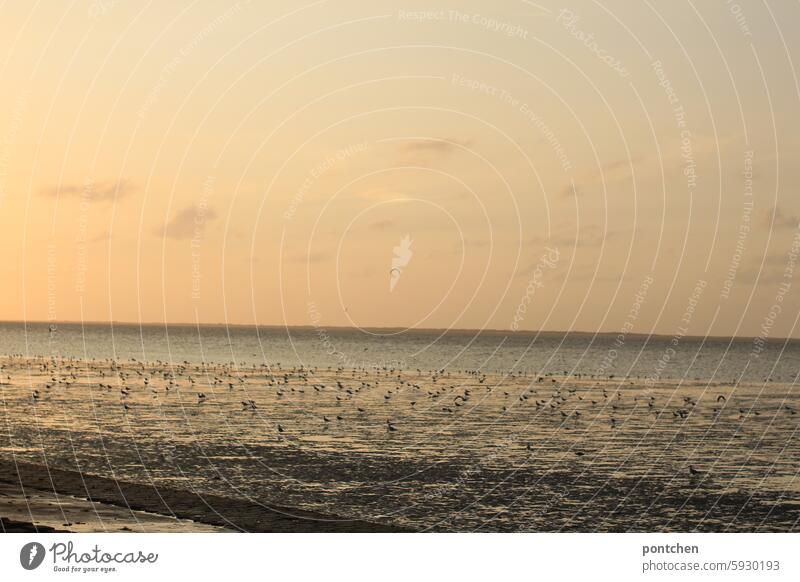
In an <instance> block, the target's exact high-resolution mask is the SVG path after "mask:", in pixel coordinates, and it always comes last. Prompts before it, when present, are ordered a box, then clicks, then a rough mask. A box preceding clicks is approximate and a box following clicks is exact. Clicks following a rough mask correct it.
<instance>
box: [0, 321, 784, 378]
mask: <svg viewBox="0 0 800 582" xmlns="http://www.w3.org/2000/svg"><path fill="white" fill-rule="evenodd" d="M623 339H624V341H621V340H620V338H619V337H618V336H616V335H613V334H603V335H596V336H593V335H590V334H563V333H553V332H550V333H542V334H535V333H527V332H526V333H519V332H518V333H504V332H499V331H491V332H475V331H447V332H444V331H402V332H392V331H386V330H383V331H379V330H366V331H362V330H352V329H323V328H275V327H260V328H256V327H224V326H201V327H199V328H198V327H192V326H169V327H165V326H161V325H145V326H139V325H130V324H115V325H114V326H110V325H105V324H91V325H85V326H81V325H79V324H59V325H58V326H57V329H56V330H55V331H54V332H51V331H50V330H49V326H48V324H43V323H29V324H22V323H0V346H1V347H0V353H4V354H6V355H8V354H23V355H29V356H42V355H55V356H63V357H74V358H82V359H108V358H114V359H118V360H128V359H136V360H138V361H156V360H158V361H162V362H170V363H180V362H184V361H188V362H192V363H198V362H203V361H205V362H210V363H230V362H235V363H238V364H270V365H276V364H280V366H281V367H291V366H300V365H305V366H311V367H313V366H318V367H327V366H333V367H339V366H342V367H344V368H361V367H364V368H383V367H388V368H402V369H417V368H419V369H422V370H441V369H445V370H452V371H456V370H483V371H487V372H490V371H496V372H508V371H528V372H531V373H539V374H543V373H556V374H562V373H563V372H565V371H566V372H568V373H570V374H573V375H576V374H582V375H588V376H591V375H596V376H609V375H615V376H617V377H619V376H630V377H638V378H643V379H645V378H651V379H653V380H662V379H686V380H711V381H722V382H732V381H735V380H737V379H738V380H743V381H763V380H768V379H771V380H772V381H775V382H793V381H794V380H795V379H796V378H797V376H798V373H800V340H789V341H786V340H771V341H769V342H767V343H766V344H765V345H764V347H763V349H757V346H756V344H754V342H753V340H748V339H735V340H732V339H727V338H711V339H706V340H703V339H701V338H687V337H684V338H679V339H678V340H674V339H673V338H669V337H663V336H658V337H650V338H647V337H644V336H628V337H625V338H623Z"/></svg>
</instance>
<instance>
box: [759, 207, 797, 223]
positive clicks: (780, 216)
mask: <svg viewBox="0 0 800 582" xmlns="http://www.w3.org/2000/svg"><path fill="white" fill-rule="evenodd" d="M773 215H774V216H775V222H774V223H773V221H772V217H773ZM761 224H763V225H764V226H765V227H767V228H797V227H798V225H800V216H797V215H794V214H787V213H786V212H785V211H784V210H782V209H781V207H780V206H773V207H772V208H770V209H769V210H766V211H764V214H762V216H761Z"/></svg>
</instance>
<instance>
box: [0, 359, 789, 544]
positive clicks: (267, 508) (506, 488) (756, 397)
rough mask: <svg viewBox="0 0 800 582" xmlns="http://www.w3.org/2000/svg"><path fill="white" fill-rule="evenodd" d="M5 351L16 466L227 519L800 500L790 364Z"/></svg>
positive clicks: (521, 517)
mask: <svg viewBox="0 0 800 582" xmlns="http://www.w3.org/2000/svg"><path fill="white" fill-rule="evenodd" d="M1 361H2V366H3V370H2V376H3V384H2V386H0V390H1V391H2V395H3V402H4V408H3V410H4V412H3V415H4V420H5V423H4V426H5V431H4V434H3V442H2V446H0V459H2V464H0V467H2V475H3V477H2V481H4V482H5V483H7V484H8V483H21V484H22V485H24V486H25V487H31V488H33V489H36V490H38V491H42V492H54V493H58V494H61V495H68V496H72V497H75V498H83V499H90V500H92V501H96V502H100V503H104V504H108V505H111V506H114V507H121V508H126V510H128V509H127V508H129V509H130V510H134V511H143V512H147V513H150V514H156V515H161V516H168V517H169V518H170V519H175V518H178V519H181V520H190V521H191V522H196V523H201V524H205V525H208V526H213V527H219V528H224V529H225V530H231V531H793V530H795V529H796V528H797V527H798V520H799V519H800V503H798V500H800V482H799V481H798V479H797V477H798V470H800V464H798V459H797V455H796V447H795V446H794V440H793V439H795V438H796V435H797V431H798V429H800V415H798V414H797V410H798V409H800V406H799V405H798V404H799V403H798V397H797V394H796V392H795V391H794V390H793V386H792V385H791V384H782V383H775V382H767V383H740V384H738V385H735V386H734V385H731V384H728V383H723V382H698V381H688V380H684V381H680V382H675V381H661V382H648V381H645V380H642V379H633V378H617V377H615V378H590V377H583V376H580V377H579V376H568V375H563V374H562V375H557V374H546V375H536V374H528V373H522V372H520V373H515V374H485V373H482V372H477V371H452V372H445V371H438V372H428V371H423V370H399V369H391V368H386V369H344V368H341V369H336V368H330V369H329V368H327V367H325V368H313V367H309V368H301V367H292V368H278V367H271V366H267V365H251V366H247V367H244V366H234V365H231V364H189V363H181V364H171V365H168V364H165V363H163V362H150V363H143V362H135V361H126V362H121V361H120V362H118V361H111V360H76V359H50V358H21V357H16V358H4V359H2V360H1ZM4 517H8V516H4ZM68 521H69V520H67V522H68ZM67 522H64V523H67ZM51 525H53V524H52V523H51ZM54 525H59V524H54ZM178 527H180V524H178ZM188 527H189V526H188V523H187V528H188ZM155 528H156V529H158V528H159V526H158V525H156V526H155Z"/></svg>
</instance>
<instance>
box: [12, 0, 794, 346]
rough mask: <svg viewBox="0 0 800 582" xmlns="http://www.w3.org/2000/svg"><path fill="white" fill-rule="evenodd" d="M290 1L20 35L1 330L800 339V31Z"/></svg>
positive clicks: (670, 16) (523, 9) (582, 13)
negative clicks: (32, 323) (75, 327)
mask: <svg viewBox="0 0 800 582" xmlns="http://www.w3.org/2000/svg"><path fill="white" fill-rule="evenodd" d="M268 4H269V5H268V6H263V5H261V4H260V3H250V2H239V3H238V4H235V5H233V6H231V5H229V4H226V3H223V2H202V3H188V2H170V3H159V4H154V3H153V4H150V5H144V4H141V3H135V2H128V1H124V0H118V1H117V0H95V1H88V2H77V3H75V4H74V5H67V4H63V5H62V4H58V5H54V4H52V3H43V4H40V5H39V6H38V7H36V8H32V7H31V6H29V5H28V4H27V3H13V5H12V6H8V5H4V6H3V7H2V8H0V14H1V17H0V80H2V87H3V92H2V101H0V104H2V106H1V107H0V241H2V245H3V248H4V249H5V260H4V261H2V262H1V263H0V280H2V281H3V285H2V286H0V319H7V320H21V319H28V320H49V319H54V320H81V319H82V320H92V321H105V320H115V321H148V322H153V321H172V322H194V321H200V322H207V323H217V322H225V321H227V322H230V323H260V324H283V323H287V324H296V325H310V324H313V323H315V322H319V323H320V324H324V325H327V326H335V325H356V326H400V327H407V326H419V327H462V328H482V327H490V328H499V329H510V328H512V327H515V326H516V327H517V328H519V329H540V328H541V329H552V330H555V329H558V330H563V329H578V330H589V331H593V330H604V331H614V330H618V329H621V328H622V327H623V326H626V325H627V326H628V327H631V328H632V329H633V331H636V332H649V331H656V332H659V333H664V334H669V335H672V334H676V333H679V331H680V330H682V329H683V328H684V327H685V328H686V331H687V332H688V333H692V334H705V333H712V334H715V335H729V334H737V335H757V334H759V333H760V331H761V330H762V328H763V326H764V324H765V321H767V320H768V321H769V322H770V323H769V334H770V335H772V336H786V335H792V336H800V332H798V330H797V329H796V327H795V318H796V316H797V313H798V307H800V300H798V294H799V293H798V289H799V288H800V274H798V275H795V274H794V272H793V269H792V267H793V260H794V256H795V254H796V251H797V249H796V248H795V249H794V250H793V241H795V240H800V239H795V237H796V236H798V232H799V231H798V222H800V218H799V217H800V200H798V196H797V193H796V192H797V188H798V178H800V165H798V164H797V163H796V162H797V161H798V160H797V156H798V153H797V152H798V138H797V136H798V135H800V132H798V131H797V129H798V124H799V122H798V116H797V115H796V111H797V108H798V105H800V92H799V91H798V84H797V79H796V76H795V69H794V66H795V62H794V61H796V58H795V57H796V56H797V55H798V54H800V53H799V52H798V45H799V43H800V39H797V37H796V35H793V34H791V27H790V25H789V23H792V22H797V18H798V16H800V14H798V12H799V11H800V9H799V8H798V7H797V6H789V5H788V4H782V3H771V4H774V5H770V6H768V7H767V6H764V5H752V6H750V5H745V6H744V7H743V8H742V9H741V10H740V11H737V12H734V10H732V9H731V6H730V5H729V4H725V3H695V4H689V3H683V2H676V3H672V2H670V3H666V2H661V3H650V5H648V4H647V3H641V4H640V5H639V3H636V4H637V5H633V3H630V2H622V1H615V2H604V3H603V4H602V5H598V4H595V3H593V2H566V3H552V2H550V3H548V2H538V3H531V2H524V1H519V2H513V1H512V2H507V3H503V5H502V7H498V6H496V5H495V4H493V3H488V2H442V3H437V4H436V5H435V6H434V5H432V4H425V3H418V4H414V5H408V6H406V7H403V8H400V7H398V4H397V3H396V2H370V3H364V2H319V1H318V2H309V3H307V4H302V5H300V4H297V3H295V2H284V1H279V2H269V3H268ZM420 11H422V12H420ZM406 236H408V237H409V238H408V240H409V241H410V243H409V244H407V245H406V246H405V247H403V245H401V241H402V240H403V238H404V237H406ZM396 247H397V249H399V250H398V251H396V250H395V248H396ZM556 257H557V258H556ZM393 279H395V281H394V283H392V280H393ZM649 280H652V284H646V285H645V287H646V290H645V292H644V297H639V299H637V293H638V294H639V295H640V296H641V295H642V286H643V282H644V281H649ZM700 283H703V285H702V286H701V287H702V292H701V293H699V294H697V293H695V290H696V289H697V288H698V284H700ZM782 285H783V287H782ZM639 304H641V307H639ZM774 306H778V307H779V309H778V310H777V313H774V315H778V317H770V313H771V312H775V311H776V310H775V309H774ZM633 311H635V316H633V315H632V312H633Z"/></svg>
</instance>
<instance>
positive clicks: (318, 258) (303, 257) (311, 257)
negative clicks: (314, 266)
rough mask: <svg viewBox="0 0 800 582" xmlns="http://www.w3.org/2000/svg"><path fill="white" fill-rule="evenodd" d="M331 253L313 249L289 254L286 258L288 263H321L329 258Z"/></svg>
mask: <svg viewBox="0 0 800 582" xmlns="http://www.w3.org/2000/svg"><path fill="white" fill-rule="evenodd" d="M331 258H332V257H331V255H330V254H328V253H326V252H323V251H314V252H311V253H299V254H296V255H290V256H288V257H287V258H286V260H287V261H289V262H290V263H321V262H324V261H327V260H329V259H331Z"/></svg>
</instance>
